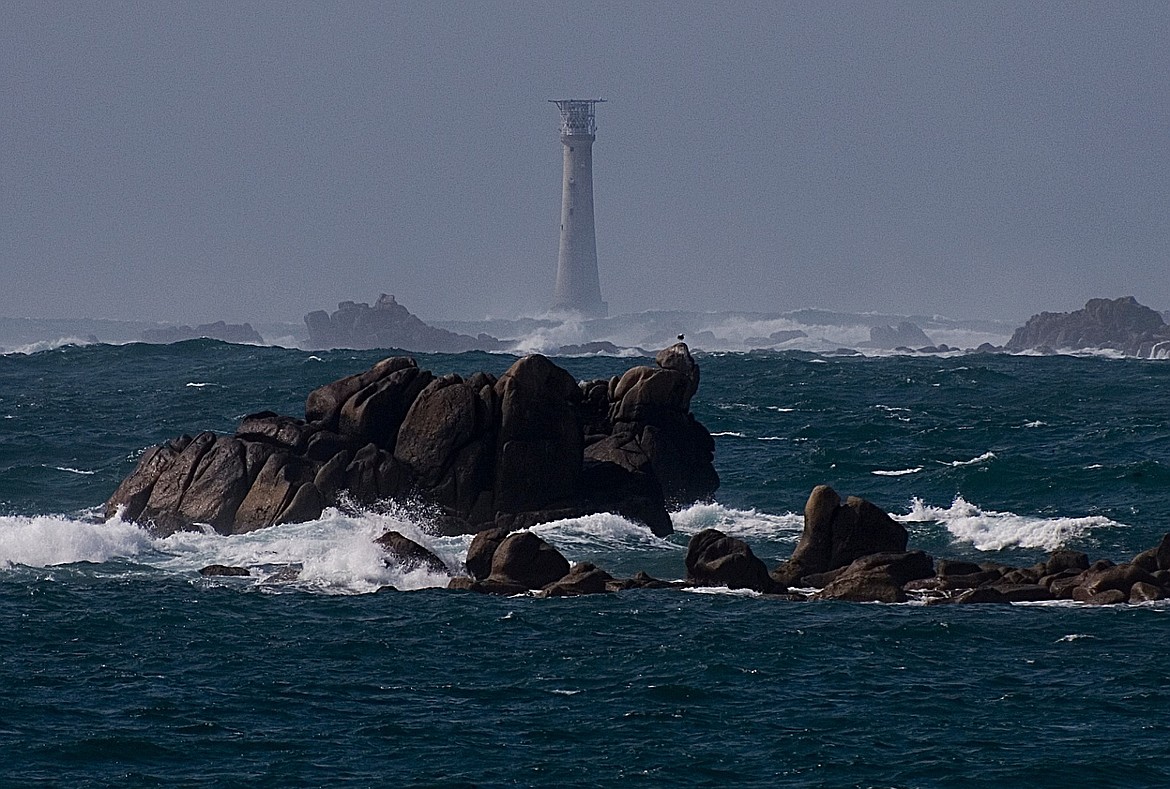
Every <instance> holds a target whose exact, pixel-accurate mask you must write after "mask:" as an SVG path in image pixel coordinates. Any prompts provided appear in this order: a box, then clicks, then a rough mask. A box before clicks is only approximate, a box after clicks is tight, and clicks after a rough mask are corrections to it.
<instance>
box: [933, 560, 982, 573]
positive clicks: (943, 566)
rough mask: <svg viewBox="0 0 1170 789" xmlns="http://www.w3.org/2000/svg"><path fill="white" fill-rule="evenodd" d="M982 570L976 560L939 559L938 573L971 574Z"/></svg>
mask: <svg viewBox="0 0 1170 789" xmlns="http://www.w3.org/2000/svg"><path fill="white" fill-rule="evenodd" d="M979 571H980V567H979V565H977V564H975V563H974V562H960V561H956V560H954V559H939V560H938V574H939V575H940V576H942V575H971V574H972V573H977V572H979Z"/></svg>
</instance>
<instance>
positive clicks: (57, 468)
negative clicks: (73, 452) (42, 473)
mask: <svg viewBox="0 0 1170 789" xmlns="http://www.w3.org/2000/svg"><path fill="white" fill-rule="evenodd" d="M43 468H52V469H53V470H54V471H65V472H68V473H69V474H84V475H87V476H88V475H90V474H96V473H97V472H96V471H86V470H85V469H83V468H73V467H72V466H51V467H50V466H43Z"/></svg>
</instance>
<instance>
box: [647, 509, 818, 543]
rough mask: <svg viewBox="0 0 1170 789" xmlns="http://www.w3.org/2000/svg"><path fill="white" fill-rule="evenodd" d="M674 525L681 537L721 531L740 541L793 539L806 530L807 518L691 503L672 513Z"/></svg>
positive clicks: (797, 515) (789, 514) (671, 517)
mask: <svg viewBox="0 0 1170 789" xmlns="http://www.w3.org/2000/svg"><path fill="white" fill-rule="evenodd" d="M670 520H671V522H672V523H673V524H674V529H675V531H677V532H679V533H680V534H695V533H696V532H700V531H702V530H703V529H719V530H720V531H721V532H723V533H724V534H730V535H732V536H733V537H741V538H752V537H755V538H764V539H777V538H779V539H790V538H792V537H793V536H796V535H799V534H800V533H801V532H802V531H803V530H804V515H799V514H794V513H791V512H790V513H786V514H784V515H772V514H770V513H767V512H759V511H757V510H736V509H732V508H730V507H724V506H723V505H722V504H692V505H691V506H690V507H687V508H686V509H684V510H680V511H679V512H675V513H672V514H671V516H670Z"/></svg>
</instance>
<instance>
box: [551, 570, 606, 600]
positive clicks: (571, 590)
mask: <svg viewBox="0 0 1170 789" xmlns="http://www.w3.org/2000/svg"><path fill="white" fill-rule="evenodd" d="M612 580H613V576H612V575H610V574H609V573H607V572H606V571H605V570H602V569H600V568H599V567H597V566H596V565H593V564H590V563H589V562H581V563H580V564H575V565H573V568H572V569H571V570H569V572H568V574H567V575H565V577H563V578H561V579H560V580H557V581H553V582H552V583H551V584H547V585H546V586H545V587H544V588H543V589H542V590H541V591H542V592H543V593H544V594H545V596H547V597H574V596H577V595H586V594H605V593H606V592H608V591H609V589H608V584H609V582H610V581H612Z"/></svg>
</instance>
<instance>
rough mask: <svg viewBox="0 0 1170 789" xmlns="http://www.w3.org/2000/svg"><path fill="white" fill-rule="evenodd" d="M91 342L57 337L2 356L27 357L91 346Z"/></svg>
mask: <svg viewBox="0 0 1170 789" xmlns="http://www.w3.org/2000/svg"><path fill="white" fill-rule="evenodd" d="M93 344H94V343H93V340H90V339H85V338H82V337H58V338H57V339H55V340H39V341H37V342H30V343H28V344H27V345H20V346H17V347H16V348H12V349H10V350H7V351H5V352H4V354H3V355H4V356H8V355H10V354H11V355H14V356H17V355H19V356H28V355H30V354H34V353H42V352H44V351H55V350H57V349H58V348H66V347H69V346H71V345H73V346H85V345H93Z"/></svg>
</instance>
